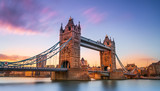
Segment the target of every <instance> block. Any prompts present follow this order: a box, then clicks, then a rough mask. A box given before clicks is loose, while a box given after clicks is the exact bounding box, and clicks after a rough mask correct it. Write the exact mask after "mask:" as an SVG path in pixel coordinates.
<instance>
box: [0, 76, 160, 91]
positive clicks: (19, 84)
mask: <svg viewBox="0 0 160 91" xmlns="http://www.w3.org/2000/svg"><path fill="white" fill-rule="evenodd" d="M0 91H160V80H94V81H57V82H51V81H50V78H42V79H39V78H0Z"/></svg>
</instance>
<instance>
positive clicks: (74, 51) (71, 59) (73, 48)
mask: <svg viewBox="0 0 160 91" xmlns="http://www.w3.org/2000/svg"><path fill="white" fill-rule="evenodd" d="M80 36H81V27H80V23H79V24H78V25H74V22H73V19H72V18H71V17H70V19H69V21H68V24H67V25H66V26H65V29H63V26H62V25H61V28H60V46H61V45H62V44H63V43H65V42H66V41H67V40H68V39H69V38H72V39H71V40H70V42H69V43H68V44H67V45H66V47H64V49H62V51H60V53H59V67H60V68H79V67H80Z"/></svg>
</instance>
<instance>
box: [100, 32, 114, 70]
mask: <svg viewBox="0 0 160 91" xmlns="http://www.w3.org/2000/svg"><path fill="white" fill-rule="evenodd" d="M103 44H104V45H106V46H108V47H111V50H105V51H100V64H101V70H102V71H108V69H109V68H110V72H113V71H116V59H115V54H114V53H115V42H114V40H113V41H112V40H111V38H108V36H107V35H106V37H105V39H104V41H103Z"/></svg>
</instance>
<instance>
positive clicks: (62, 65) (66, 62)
mask: <svg viewBox="0 0 160 91" xmlns="http://www.w3.org/2000/svg"><path fill="white" fill-rule="evenodd" d="M61 68H70V62H69V61H63V62H62V64H61Z"/></svg>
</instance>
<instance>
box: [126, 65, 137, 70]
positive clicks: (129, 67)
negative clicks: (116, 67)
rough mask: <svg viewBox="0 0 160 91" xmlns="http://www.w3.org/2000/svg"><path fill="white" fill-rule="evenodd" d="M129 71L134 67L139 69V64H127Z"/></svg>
mask: <svg viewBox="0 0 160 91" xmlns="http://www.w3.org/2000/svg"><path fill="white" fill-rule="evenodd" d="M125 68H126V69H127V70H128V71H132V70H134V69H137V66H136V65H135V64H127V66H126V67H125Z"/></svg>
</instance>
